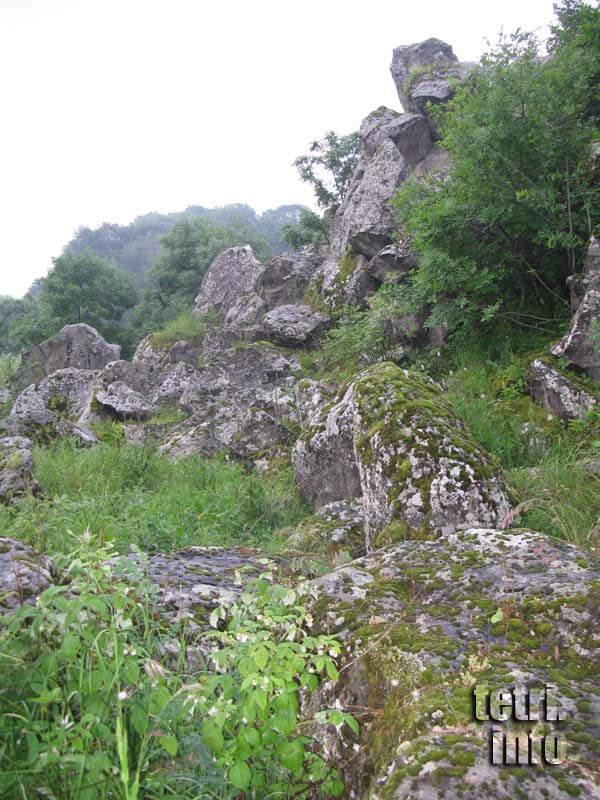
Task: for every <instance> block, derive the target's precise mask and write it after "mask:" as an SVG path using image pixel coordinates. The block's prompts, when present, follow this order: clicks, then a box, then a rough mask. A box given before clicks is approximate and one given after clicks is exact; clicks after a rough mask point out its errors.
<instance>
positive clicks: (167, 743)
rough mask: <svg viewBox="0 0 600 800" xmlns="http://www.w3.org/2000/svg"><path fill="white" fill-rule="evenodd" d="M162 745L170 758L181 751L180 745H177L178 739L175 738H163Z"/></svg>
mask: <svg viewBox="0 0 600 800" xmlns="http://www.w3.org/2000/svg"><path fill="white" fill-rule="evenodd" d="M160 743H161V745H162V748H163V750H166V751H167V753H168V754H169V755H170V756H176V755H177V750H178V749H179V745H178V743H177V739H176V738H175V737H174V736H162V737H161V740H160Z"/></svg>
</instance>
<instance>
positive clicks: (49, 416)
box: [0, 409, 98, 446]
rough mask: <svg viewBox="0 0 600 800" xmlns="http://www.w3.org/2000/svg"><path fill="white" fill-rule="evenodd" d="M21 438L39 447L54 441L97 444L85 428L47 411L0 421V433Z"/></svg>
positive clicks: (10, 416) (9, 417)
mask: <svg viewBox="0 0 600 800" xmlns="http://www.w3.org/2000/svg"><path fill="white" fill-rule="evenodd" d="M2 431H5V432H6V433H7V434H8V435H9V436H23V437H25V438H27V439H33V441H34V442H37V443H38V444H41V445H48V444H51V443H52V442H53V441H55V440H56V439H76V440H77V442H78V443H79V444H81V445H85V446H88V445H92V444H97V443H98V440H97V439H96V437H95V436H94V434H93V433H92V432H91V431H90V430H89V429H88V428H87V427H86V426H85V424H83V423H81V424H77V423H74V422H71V421H70V420H68V419H66V418H65V417H64V416H62V415H61V414H57V413H55V412H54V411H50V410H49V409H44V410H43V411H31V412H30V413H28V414H27V415H26V416H16V415H14V414H9V416H8V417H5V418H4V419H3V420H0V433H1V432H2Z"/></svg>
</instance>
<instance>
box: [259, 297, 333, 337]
mask: <svg viewBox="0 0 600 800" xmlns="http://www.w3.org/2000/svg"><path fill="white" fill-rule="evenodd" d="M330 324H331V319H330V318H329V317H328V316H327V314H322V313H320V312H319V311H314V310H313V309H312V308H311V307H310V306H294V305H284V306H277V308H274V309H273V311H269V313H268V314H266V315H265V316H264V317H263V321H262V328H263V330H264V332H265V335H266V337H267V339H268V340H269V341H270V342H274V343H275V344H281V345H284V346H285V347H306V346H308V345H311V344H313V343H314V342H315V341H316V340H317V339H318V338H319V337H320V336H321V335H322V334H323V333H324V332H325V331H326V330H327V328H328V327H329V326H330Z"/></svg>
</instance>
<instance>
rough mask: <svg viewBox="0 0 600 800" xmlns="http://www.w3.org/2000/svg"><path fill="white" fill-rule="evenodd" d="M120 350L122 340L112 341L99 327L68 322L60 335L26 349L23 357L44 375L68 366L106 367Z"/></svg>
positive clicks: (27, 365) (26, 364)
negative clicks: (104, 336)
mask: <svg viewBox="0 0 600 800" xmlns="http://www.w3.org/2000/svg"><path fill="white" fill-rule="evenodd" d="M120 354H121V348H120V346H119V345H118V344H108V343H107V342H106V341H105V340H104V338H103V337H102V336H101V335H100V334H99V333H98V331H97V330H96V329H95V328H92V327H91V326H90V325H85V324H84V323H79V324H77V325H65V327H64V328H63V329H62V330H61V331H59V333H57V334H56V336H52V337H51V338H50V339H46V340H45V341H43V342H42V343H41V344H38V345H37V346H36V347H34V348H33V349H31V350H28V351H27V352H25V353H23V354H22V356H21V361H22V364H23V366H24V368H25V370H26V371H30V372H32V373H33V374H34V375H36V376H37V377H41V376H44V375H52V373H54V372H56V371H57V370H59V369H65V368H67V367H74V368H75V369H83V370H97V369H102V368H103V367H105V366H106V365H107V364H108V363H109V362H111V361H116V360H117V359H118V358H119V357H120Z"/></svg>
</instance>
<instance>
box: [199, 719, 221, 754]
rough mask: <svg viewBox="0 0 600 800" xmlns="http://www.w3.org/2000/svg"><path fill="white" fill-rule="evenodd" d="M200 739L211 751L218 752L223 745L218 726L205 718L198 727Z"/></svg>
mask: <svg viewBox="0 0 600 800" xmlns="http://www.w3.org/2000/svg"><path fill="white" fill-rule="evenodd" d="M200 735H201V736H202V741H203V742H204V744H205V745H206V746H207V747H208V748H209V750H211V751H212V752H213V753H215V754H216V753H220V752H221V751H222V750H223V747H224V745H225V740H224V739H223V734H222V733H221V729H220V728H219V726H218V725H217V724H216V723H215V722H213V721H212V720H207V721H206V722H203V723H202V726H201V727H200Z"/></svg>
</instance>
